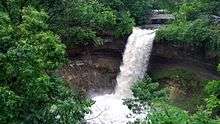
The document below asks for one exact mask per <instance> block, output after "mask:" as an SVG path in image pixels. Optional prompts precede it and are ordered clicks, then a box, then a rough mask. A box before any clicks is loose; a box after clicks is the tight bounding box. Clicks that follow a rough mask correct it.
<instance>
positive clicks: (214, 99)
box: [205, 80, 220, 118]
mask: <svg viewBox="0 0 220 124" xmlns="http://www.w3.org/2000/svg"><path fill="white" fill-rule="evenodd" d="M205 92H206V93H207V95H208V97H207V98H206V99H205V101H206V109H207V111H208V112H209V113H211V114H212V116H214V117H215V118H219V117H220V113H219V112H220V81H219V80H216V81H210V82H209V83H208V84H207V85H206V87H205Z"/></svg>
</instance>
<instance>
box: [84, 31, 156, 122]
mask: <svg viewBox="0 0 220 124" xmlns="http://www.w3.org/2000/svg"><path fill="white" fill-rule="evenodd" d="M154 38H155V30H147V29H140V28H134V29H133V33H132V34H131V35H130V37H129V39H128V43H127V45H126V48H125V52H124V55H123V63H122V65H121V67H120V71H121V72H120V74H119V75H118V77H117V87H116V90H115V93H114V94H106V95H101V96H95V97H93V98H92V99H93V100H94V101H95V104H94V105H93V106H92V107H91V112H92V113H91V114H89V115H86V117H85V120H87V123H88V124H126V123H128V122H133V121H135V120H136V119H141V118H144V117H142V116H145V115H146V114H147V113H144V114H143V115H141V114H139V115H132V111H131V110H129V109H128V107H127V106H126V105H123V99H125V98H132V91H131V86H132V85H133V83H134V82H136V81H137V80H139V79H142V78H143V77H144V75H145V72H146V69H147V66H148V61H149V58H150V54H151V50H152V46H153V40H154Z"/></svg>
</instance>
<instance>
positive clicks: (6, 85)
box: [0, 3, 90, 124]
mask: <svg viewBox="0 0 220 124" xmlns="http://www.w3.org/2000/svg"><path fill="white" fill-rule="evenodd" d="M12 5H14V3H8V4H7V5H2V4H1V6H4V8H3V10H1V12H0V14H1V15H2V16H0V24H1V27H2V28H0V44H1V48H0V76H1V77H0V82H1V83H0V93H1V94H0V99H1V103H0V121H1V123H3V124H4V123H33V124H35V123H47V124H48V123H51V124H54V123H79V122H80V121H81V120H82V119H83V116H84V113H85V112H87V111H88V108H87V107H88V106H90V100H87V99H85V98H80V97H79V95H78V94H77V92H73V91H72V90H70V89H69V88H68V87H67V86H66V85H65V83H64V81H62V79H60V78H59V77H57V76H55V74H54V71H55V70H56V69H57V68H59V67H60V66H61V65H63V63H64V62H65V61H66V59H65V46H64V45H63V44H62V43H61V42H60V39H59V37H58V36H57V35H56V34H54V33H53V32H51V31H50V30H48V25H47V24H46V21H47V17H48V16H47V14H46V13H45V12H44V11H37V10H36V9H34V8H32V7H24V8H22V10H19V13H20V14H18V15H17V16H19V17H17V16H16V15H11V14H10V13H14V12H13V11H17V10H12V9H11V8H10V6H12ZM18 8H19V7H18ZM15 22H16V23H15Z"/></svg>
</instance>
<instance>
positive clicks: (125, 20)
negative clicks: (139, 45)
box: [114, 12, 134, 37]
mask: <svg viewBox="0 0 220 124" xmlns="http://www.w3.org/2000/svg"><path fill="white" fill-rule="evenodd" d="M117 22H118V23H117V24H116V29H115V33H114V35H115V36H116V37H122V36H126V35H128V34H129V33H131V32H132V29H133V26H134V20H133V18H131V15H130V13H129V12H122V13H119V14H118V19H117Z"/></svg>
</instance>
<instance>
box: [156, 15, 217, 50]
mask: <svg viewBox="0 0 220 124" xmlns="http://www.w3.org/2000/svg"><path fill="white" fill-rule="evenodd" d="M219 34H220V32H219V31H218V30H217V29H213V28H212V26H210V25H209V23H208V22H207V21H204V20H201V19H198V20H195V21H192V22H187V21H178V22H174V23H173V24H170V25H168V26H166V27H164V28H162V29H160V30H158V32H157V36H156V39H157V41H158V42H167V43H171V44H179V45H184V44H188V45H191V46H193V47H195V48H196V49H199V50H203V51H207V50H218V49H219V48H220V37H219Z"/></svg>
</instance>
